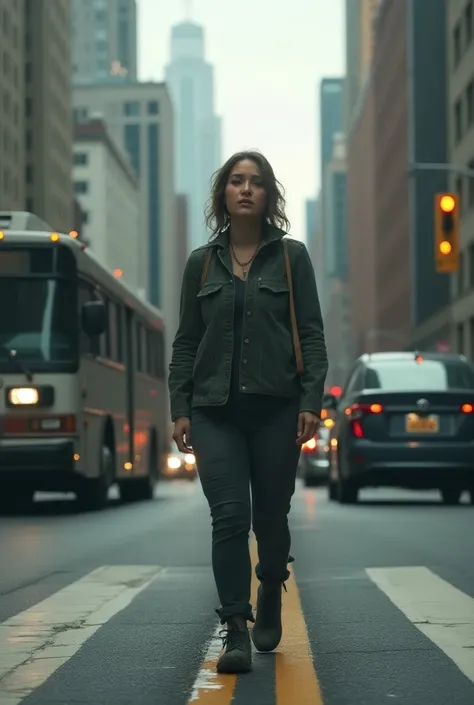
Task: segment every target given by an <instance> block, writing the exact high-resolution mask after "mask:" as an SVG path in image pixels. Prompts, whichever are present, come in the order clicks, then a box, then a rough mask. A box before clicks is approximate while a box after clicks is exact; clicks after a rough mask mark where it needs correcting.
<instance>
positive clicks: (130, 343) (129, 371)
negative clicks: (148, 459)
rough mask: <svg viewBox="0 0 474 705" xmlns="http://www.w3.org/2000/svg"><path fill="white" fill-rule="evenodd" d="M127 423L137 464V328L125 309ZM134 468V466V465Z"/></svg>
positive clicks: (131, 453) (130, 452)
mask: <svg viewBox="0 0 474 705" xmlns="http://www.w3.org/2000/svg"><path fill="white" fill-rule="evenodd" d="M125 341H126V342H125V370H126V372H125V374H126V411H125V416H126V421H125V423H127V424H128V428H129V436H128V438H129V441H128V456H129V461H130V462H131V463H132V464H134V462H135V345H134V342H135V326H134V319H133V311H132V310H131V309H130V308H129V307H128V306H126V307H125ZM132 467H133V465H132Z"/></svg>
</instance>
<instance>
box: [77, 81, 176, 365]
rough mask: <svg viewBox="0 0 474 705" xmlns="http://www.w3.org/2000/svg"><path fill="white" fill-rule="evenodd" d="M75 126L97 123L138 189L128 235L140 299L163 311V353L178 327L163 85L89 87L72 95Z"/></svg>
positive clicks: (169, 118)
mask: <svg viewBox="0 0 474 705" xmlns="http://www.w3.org/2000/svg"><path fill="white" fill-rule="evenodd" d="M73 100H74V117H75V121H76V122H82V121H87V120H89V119H91V118H98V117H101V118H103V120H104V121H105V123H106V125H107V128H108V130H109V132H110V134H111V136H112V138H113V139H114V141H115V143H116V144H117V145H118V146H119V148H120V149H121V150H122V152H124V153H125V154H127V155H128V158H129V160H130V163H131V165H132V166H133V169H134V171H135V173H136V175H137V176H138V179H139V184H140V225H139V228H138V232H133V233H130V237H131V238H135V239H136V243H137V248H138V250H139V272H140V274H139V279H140V282H141V284H142V287H143V292H142V294H143V295H145V296H146V297H147V298H148V300H149V301H150V302H151V303H152V304H153V305H155V306H158V307H159V308H162V309H163V312H164V315H165V318H166V323H167V346H168V347H167V351H168V353H169V352H170V349H171V348H170V346H171V341H172V339H173V337H174V332H175V330H176V327H177V322H178V309H179V289H180V282H179V280H178V278H177V276H176V265H175V263H176V262H177V259H178V249H179V248H178V238H177V237H176V195H175V191H174V163H173V162H174V155H173V144H174V137H173V108H172V104H171V100H170V96H169V93H168V89H167V86H166V85H165V84H164V83H131V84H127V85H123V86H122V85H107V84H105V85H100V84H97V85H92V86H87V87H85V86H84V87H78V88H76V89H75V90H74V93H73Z"/></svg>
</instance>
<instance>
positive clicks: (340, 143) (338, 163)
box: [323, 133, 347, 281]
mask: <svg viewBox="0 0 474 705" xmlns="http://www.w3.org/2000/svg"><path fill="white" fill-rule="evenodd" d="M333 145H334V147H333V149H334V151H333V155H332V159H331V161H330V162H328V164H327V165H326V168H325V170H324V189H323V193H324V210H325V213H326V229H325V233H324V234H325V240H324V241H325V268H326V272H327V274H328V276H330V277H337V278H338V279H342V280H344V281H345V280H346V279H347V232H346V230H347V224H346V146H345V137H344V135H343V134H341V133H339V134H336V135H334V139H333Z"/></svg>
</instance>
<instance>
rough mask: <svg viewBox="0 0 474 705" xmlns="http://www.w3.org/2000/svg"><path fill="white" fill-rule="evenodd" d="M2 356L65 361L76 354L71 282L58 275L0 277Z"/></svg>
mask: <svg viewBox="0 0 474 705" xmlns="http://www.w3.org/2000/svg"><path fill="white" fill-rule="evenodd" d="M0 301H3V302H6V303H4V305H3V306H2V315H1V316H0V349H1V351H2V355H1V357H2V359H4V358H5V357H8V356H10V355H11V352H12V351H16V356H17V358H18V359H19V360H22V361H25V362H28V363H29V362H32V361H33V362H43V363H44V362H66V361H69V360H72V359H74V357H75V355H76V350H75V348H76V345H75V341H76V338H77V326H78V322H77V315H76V313H75V294H74V284H73V283H72V282H68V281H66V280H60V279H53V278H51V279H39V278H38V279H33V278H32V279H26V278H25V279H20V278H9V277H1V278H0Z"/></svg>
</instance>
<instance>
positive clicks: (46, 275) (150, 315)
mask: <svg viewBox="0 0 474 705" xmlns="http://www.w3.org/2000/svg"><path fill="white" fill-rule="evenodd" d="M0 301H1V314H0V504H3V505H6V506H7V507H10V508H11V507H13V506H14V505H16V504H25V503H27V502H30V501H31V500H32V499H33V496H34V493H35V492H36V491H46V492H74V493H75V494H76V497H77V499H78V500H79V503H80V504H81V505H82V506H83V507H84V508H89V509H100V508H102V507H104V506H105V505H106V504H107V499H108V490H109V488H110V487H111V486H112V485H118V487H119V490H120V495H121V499H122V500H124V501H126V502H130V501H137V500H147V499H151V498H152V497H153V492H154V486H155V484H156V482H157V480H158V479H159V476H160V474H161V469H162V464H163V462H164V460H165V457H166V454H167V451H168V446H169V423H168V421H169V419H168V416H169V413H168V401H167V394H166V389H165V370H164V365H165V326H164V321H163V317H162V315H161V313H160V311H159V310H157V309H155V308H154V307H153V306H151V305H150V304H148V303H147V302H146V301H144V300H142V299H140V298H139V297H138V296H137V295H136V294H135V293H134V292H133V291H132V290H131V289H130V288H128V287H127V286H126V285H125V284H124V282H123V280H121V279H120V278H118V277H117V276H115V275H114V273H112V272H110V271H108V270H107V269H106V268H104V267H103V266H102V265H101V264H100V262H99V261H98V260H97V258H96V257H95V256H94V254H93V253H92V252H91V251H90V250H89V249H88V248H87V247H86V245H85V244H84V243H81V242H79V240H78V239H77V233H70V234H62V233H57V232H53V231H52V230H51V228H49V227H48V225H47V224H46V223H44V222H42V221H41V220H40V219H39V218H37V217H36V216H35V215H33V214H31V213H20V212H10V213H8V212H7V213H1V212H0Z"/></svg>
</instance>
